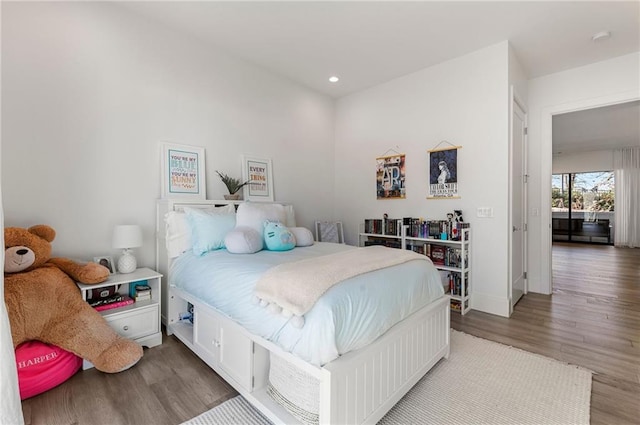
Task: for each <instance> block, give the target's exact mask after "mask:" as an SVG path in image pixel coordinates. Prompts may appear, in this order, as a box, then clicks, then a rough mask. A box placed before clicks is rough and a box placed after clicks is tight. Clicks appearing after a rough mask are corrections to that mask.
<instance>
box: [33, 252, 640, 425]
mask: <svg viewBox="0 0 640 425" xmlns="http://www.w3.org/2000/svg"><path fill="white" fill-rule="evenodd" d="M553 275H554V294H553V296H544V295H538V294H529V295H526V296H525V297H524V298H523V299H522V300H521V301H520V302H519V303H518V304H517V305H516V308H515V312H514V314H513V316H512V317H511V318H510V319H506V318H502V317H498V316H493V315H490V314H486V313H480V312H477V311H471V312H470V313H469V314H468V315H466V316H464V317H461V316H460V315H459V314H457V313H453V312H452V315H451V316H452V327H453V328H454V329H457V330H461V331H464V332H467V333H469V334H472V335H476V336H479V337H482V338H486V339H490V340H493V341H497V342H501V343H504V344H508V345H512V346H515V347H518V348H522V349H524V350H527V351H530V352H534V353H539V354H542V355H545V356H548V357H553V358H556V359H558V360H561V361H565V362H568V363H572V364H576V365H580V366H583V367H586V368H589V369H591V370H593V371H594V372H595V374H594V377H593V388H592V395H591V422H592V424H616V425H617V424H638V423H640V249H616V248H613V247H610V246H587V245H573V244H571V245H570V244H554V248H553ZM234 395H236V392H235V391H234V390H233V389H232V388H231V387H230V386H229V385H228V384H226V383H225V382H224V381H223V380H222V379H221V378H220V377H218V375H216V374H215V373H214V372H213V371H212V370H211V369H209V367H207V366H206V365H205V364H204V363H203V362H202V361H200V360H199V359H198V358H197V357H196V356H195V355H194V354H193V353H191V352H190V351H189V350H188V349H186V348H185V347H184V346H183V345H182V344H181V343H180V342H179V341H177V340H176V339H175V338H174V337H166V336H165V337H164V339H163V344H162V345H161V346H159V347H155V348H152V349H145V355H144V357H143V358H142V360H141V361H140V363H138V365H136V366H135V367H134V368H132V369H131V370H129V371H126V372H123V373H120V374H115V375H107V374H103V373H100V372H97V371H96V370H95V369H91V370H86V371H81V372H79V373H77V374H76V375H74V376H73V377H72V378H71V379H70V380H68V381H67V382H65V383H64V384H62V385H60V386H59V387H57V388H54V389H52V390H50V391H48V392H46V393H44V394H41V395H39V396H36V397H33V398H31V399H29V400H25V401H24V402H23V404H22V406H23V412H24V416H25V422H26V423H27V424H34V425H36V424H48V425H49V424H64V425H66V424H79V425H83V424H92V425H93V424H113V425H117V424H135V425H146V424H154V425H155V424H158V425H161V424H169V425H174V424H179V423H181V422H183V421H185V420H187V419H190V418H192V417H194V416H196V415H198V414H200V413H202V412H204V411H206V410H208V409H210V408H211V407H213V406H216V405H218V404H220V403H222V402H223V401H225V400H227V399H229V398H231V397H233V396H234Z"/></svg>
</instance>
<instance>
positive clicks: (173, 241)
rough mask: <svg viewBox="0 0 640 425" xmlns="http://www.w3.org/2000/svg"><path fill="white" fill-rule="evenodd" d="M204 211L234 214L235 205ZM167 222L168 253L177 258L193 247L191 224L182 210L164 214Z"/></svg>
mask: <svg viewBox="0 0 640 425" xmlns="http://www.w3.org/2000/svg"><path fill="white" fill-rule="evenodd" d="M201 209H202V210H203V211H216V212H220V213H221V214H224V213H227V214H232V213H234V212H235V207H234V206H233V205H231V204H229V205H225V206H222V207H213V208H201ZM164 221H165V223H166V224H167V226H166V233H165V243H166V246H167V254H168V255H169V257H170V258H175V257H177V256H179V255H180V254H182V253H184V252H186V251H188V250H190V249H191V247H192V243H191V226H190V225H189V221H187V215H186V214H185V213H184V212H182V211H169V212H168V213H166V214H165V215H164Z"/></svg>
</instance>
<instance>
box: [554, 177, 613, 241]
mask: <svg viewBox="0 0 640 425" xmlns="http://www.w3.org/2000/svg"><path fill="white" fill-rule="evenodd" d="M614 187H615V186H614V178H613V171H596V172H588V173H565V174H554V175H553V176H552V179H551V207H552V223H553V226H552V227H553V232H552V234H553V240H558V241H560V240H564V241H574V242H593V243H607V244H611V243H613V241H612V236H613V233H612V227H613V208H614Z"/></svg>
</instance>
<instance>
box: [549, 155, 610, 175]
mask: <svg viewBox="0 0 640 425" xmlns="http://www.w3.org/2000/svg"><path fill="white" fill-rule="evenodd" d="M551 170H552V172H553V174H560V173H587V172H590V171H612V170H613V151H612V150H601V151H588V152H571V153H562V154H553V165H552V168H551Z"/></svg>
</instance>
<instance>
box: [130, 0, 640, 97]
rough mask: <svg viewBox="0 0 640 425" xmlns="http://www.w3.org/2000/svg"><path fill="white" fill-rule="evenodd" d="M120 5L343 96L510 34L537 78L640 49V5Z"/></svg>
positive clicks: (489, 43) (247, 3)
mask: <svg viewBox="0 0 640 425" xmlns="http://www.w3.org/2000/svg"><path fill="white" fill-rule="evenodd" d="M118 4H119V5H121V6H122V7H126V8H128V9H129V10H131V11H134V12H136V13H138V14H141V15H144V16H146V17H148V18H149V19H151V20H155V21H159V22H160V23H163V24H164V25H167V26H169V27H172V28H175V29H176V30H178V31H182V32H184V33H188V34H191V35H192V36H195V37H197V38H199V39H201V40H204V41H205V42H207V43H210V44H211V46H212V47H215V48H217V49H222V50H224V51H226V52H228V53H229V54H231V55H233V56H235V57H238V58H240V59H243V60H245V61H248V62H250V63H253V64H255V65H257V66H260V67H263V68H266V69H268V70H270V71H272V72H274V73H277V74H280V75H284V76H286V77H288V78H290V79H291V80H294V81H297V82H299V83H300V84H303V85H305V86H308V87H310V88H313V89H315V90H317V91H319V92H322V93H326V94H328V95H329V96H332V97H335V98H337V97H341V96H345V95H348V94H350V93H353V92H356V91H359V90H363V89H366V88H368V87H372V86H375V85H377V84H381V83H384V82H386V81H389V80H392V79H394V78H397V77H400V76H402V75H406V74H409V73H412V72H415V71H418V70H420V69H423V68H427V67H429V66H432V65H435V64H437V63H440V62H443V61H446V60H449V59H452V58H455V57H458V56H461V55H464V54H466V53H470V52H472V51H474V50H478V49H480V48H483V47H486V46H490V45H492V44H495V43H498V42H500V41H504V40H509V41H510V43H511V44H512V46H513V47H514V49H515V51H516V55H517V56H518V58H519V59H520V62H521V64H522V65H523V67H524V68H525V70H526V72H527V74H528V76H529V78H534V77H539V76H542V75H546V74H550V73H554V72H558V71H562V70H565V69H569V68H574V67H577V66H581V65H586V64H589V63H593V62H597V61H602V60H606V59H609V58H613V57H616V56H621V55H625V54H628V53H632V52H637V51H640V2H638V1H629V2H618V1H595V2H594V1H578V2H546V1H544V2H541V1H533V2H516V1H511V2H483V1H471V2H460V1H448V2H445V1H439V2H436V1H423V2H399V1H386V2H366V1H364V2H363V1H346V2H335V1H330V2H308V1H298V2H269V1H258V2H237V1H227V2H212V1H209V2H207V1H196V2H179V1H176V2H168V1H152V2H120V3H118ZM602 30H609V31H611V33H612V37H611V38H610V39H609V40H607V41H601V42H597V43H594V42H592V41H591V36H592V35H593V34H594V33H596V32H599V31H602ZM334 74H335V75H338V76H340V81H339V82H338V83H336V84H332V83H329V82H328V78H329V76H331V75H334Z"/></svg>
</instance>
